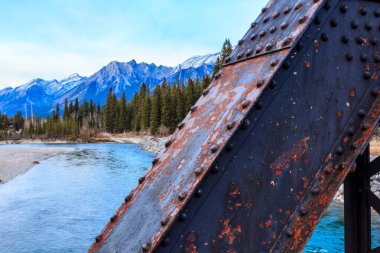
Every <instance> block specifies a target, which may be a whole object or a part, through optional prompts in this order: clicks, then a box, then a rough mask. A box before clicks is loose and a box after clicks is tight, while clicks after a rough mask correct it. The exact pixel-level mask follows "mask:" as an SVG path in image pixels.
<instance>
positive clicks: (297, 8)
mask: <svg viewBox="0 0 380 253" xmlns="http://www.w3.org/2000/svg"><path fill="white" fill-rule="evenodd" d="M301 8H302V3H298V4H296V6H295V7H294V9H295V10H299V9H301Z"/></svg>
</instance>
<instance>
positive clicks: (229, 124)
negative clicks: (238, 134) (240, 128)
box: [227, 121, 235, 130]
mask: <svg viewBox="0 0 380 253" xmlns="http://www.w3.org/2000/svg"><path fill="white" fill-rule="evenodd" d="M234 126H235V121H232V122H230V123H228V124H227V129H228V130H231V129H232V128H234Z"/></svg>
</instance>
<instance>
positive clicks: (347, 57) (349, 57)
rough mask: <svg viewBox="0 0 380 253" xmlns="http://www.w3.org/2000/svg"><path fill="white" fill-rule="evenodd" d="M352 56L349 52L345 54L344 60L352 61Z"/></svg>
mask: <svg viewBox="0 0 380 253" xmlns="http://www.w3.org/2000/svg"><path fill="white" fill-rule="evenodd" d="M353 58H354V57H353V56H352V55H351V54H346V60H347V61H352V59H353Z"/></svg>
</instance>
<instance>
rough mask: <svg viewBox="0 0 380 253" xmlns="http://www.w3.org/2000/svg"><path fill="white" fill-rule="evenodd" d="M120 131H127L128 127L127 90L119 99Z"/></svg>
mask: <svg viewBox="0 0 380 253" xmlns="http://www.w3.org/2000/svg"><path fill="white" fill-rule="evenodd" d="M119 108H120V109H119V111H120V115H119V131H125V130H127V128H128V115H127V99H126V97H125V92H123V94H122V95H121V99H120V101H119Z"/></svg>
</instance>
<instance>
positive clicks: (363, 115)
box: [358, 109, 367, 118]
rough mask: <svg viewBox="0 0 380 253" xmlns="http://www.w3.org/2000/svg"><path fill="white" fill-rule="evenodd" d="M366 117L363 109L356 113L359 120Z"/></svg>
mask: <svg viewBox="0 0 380 253" xmlns="http://www.w3.org/2000/svg"><path fill="white" fill-rule="evenodd" d="M366 115H367V112H366V111H365V110H364V109H360V110H359V112H358V116H359V117H360V118H364V117H365V116H366Z"/></svg>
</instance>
